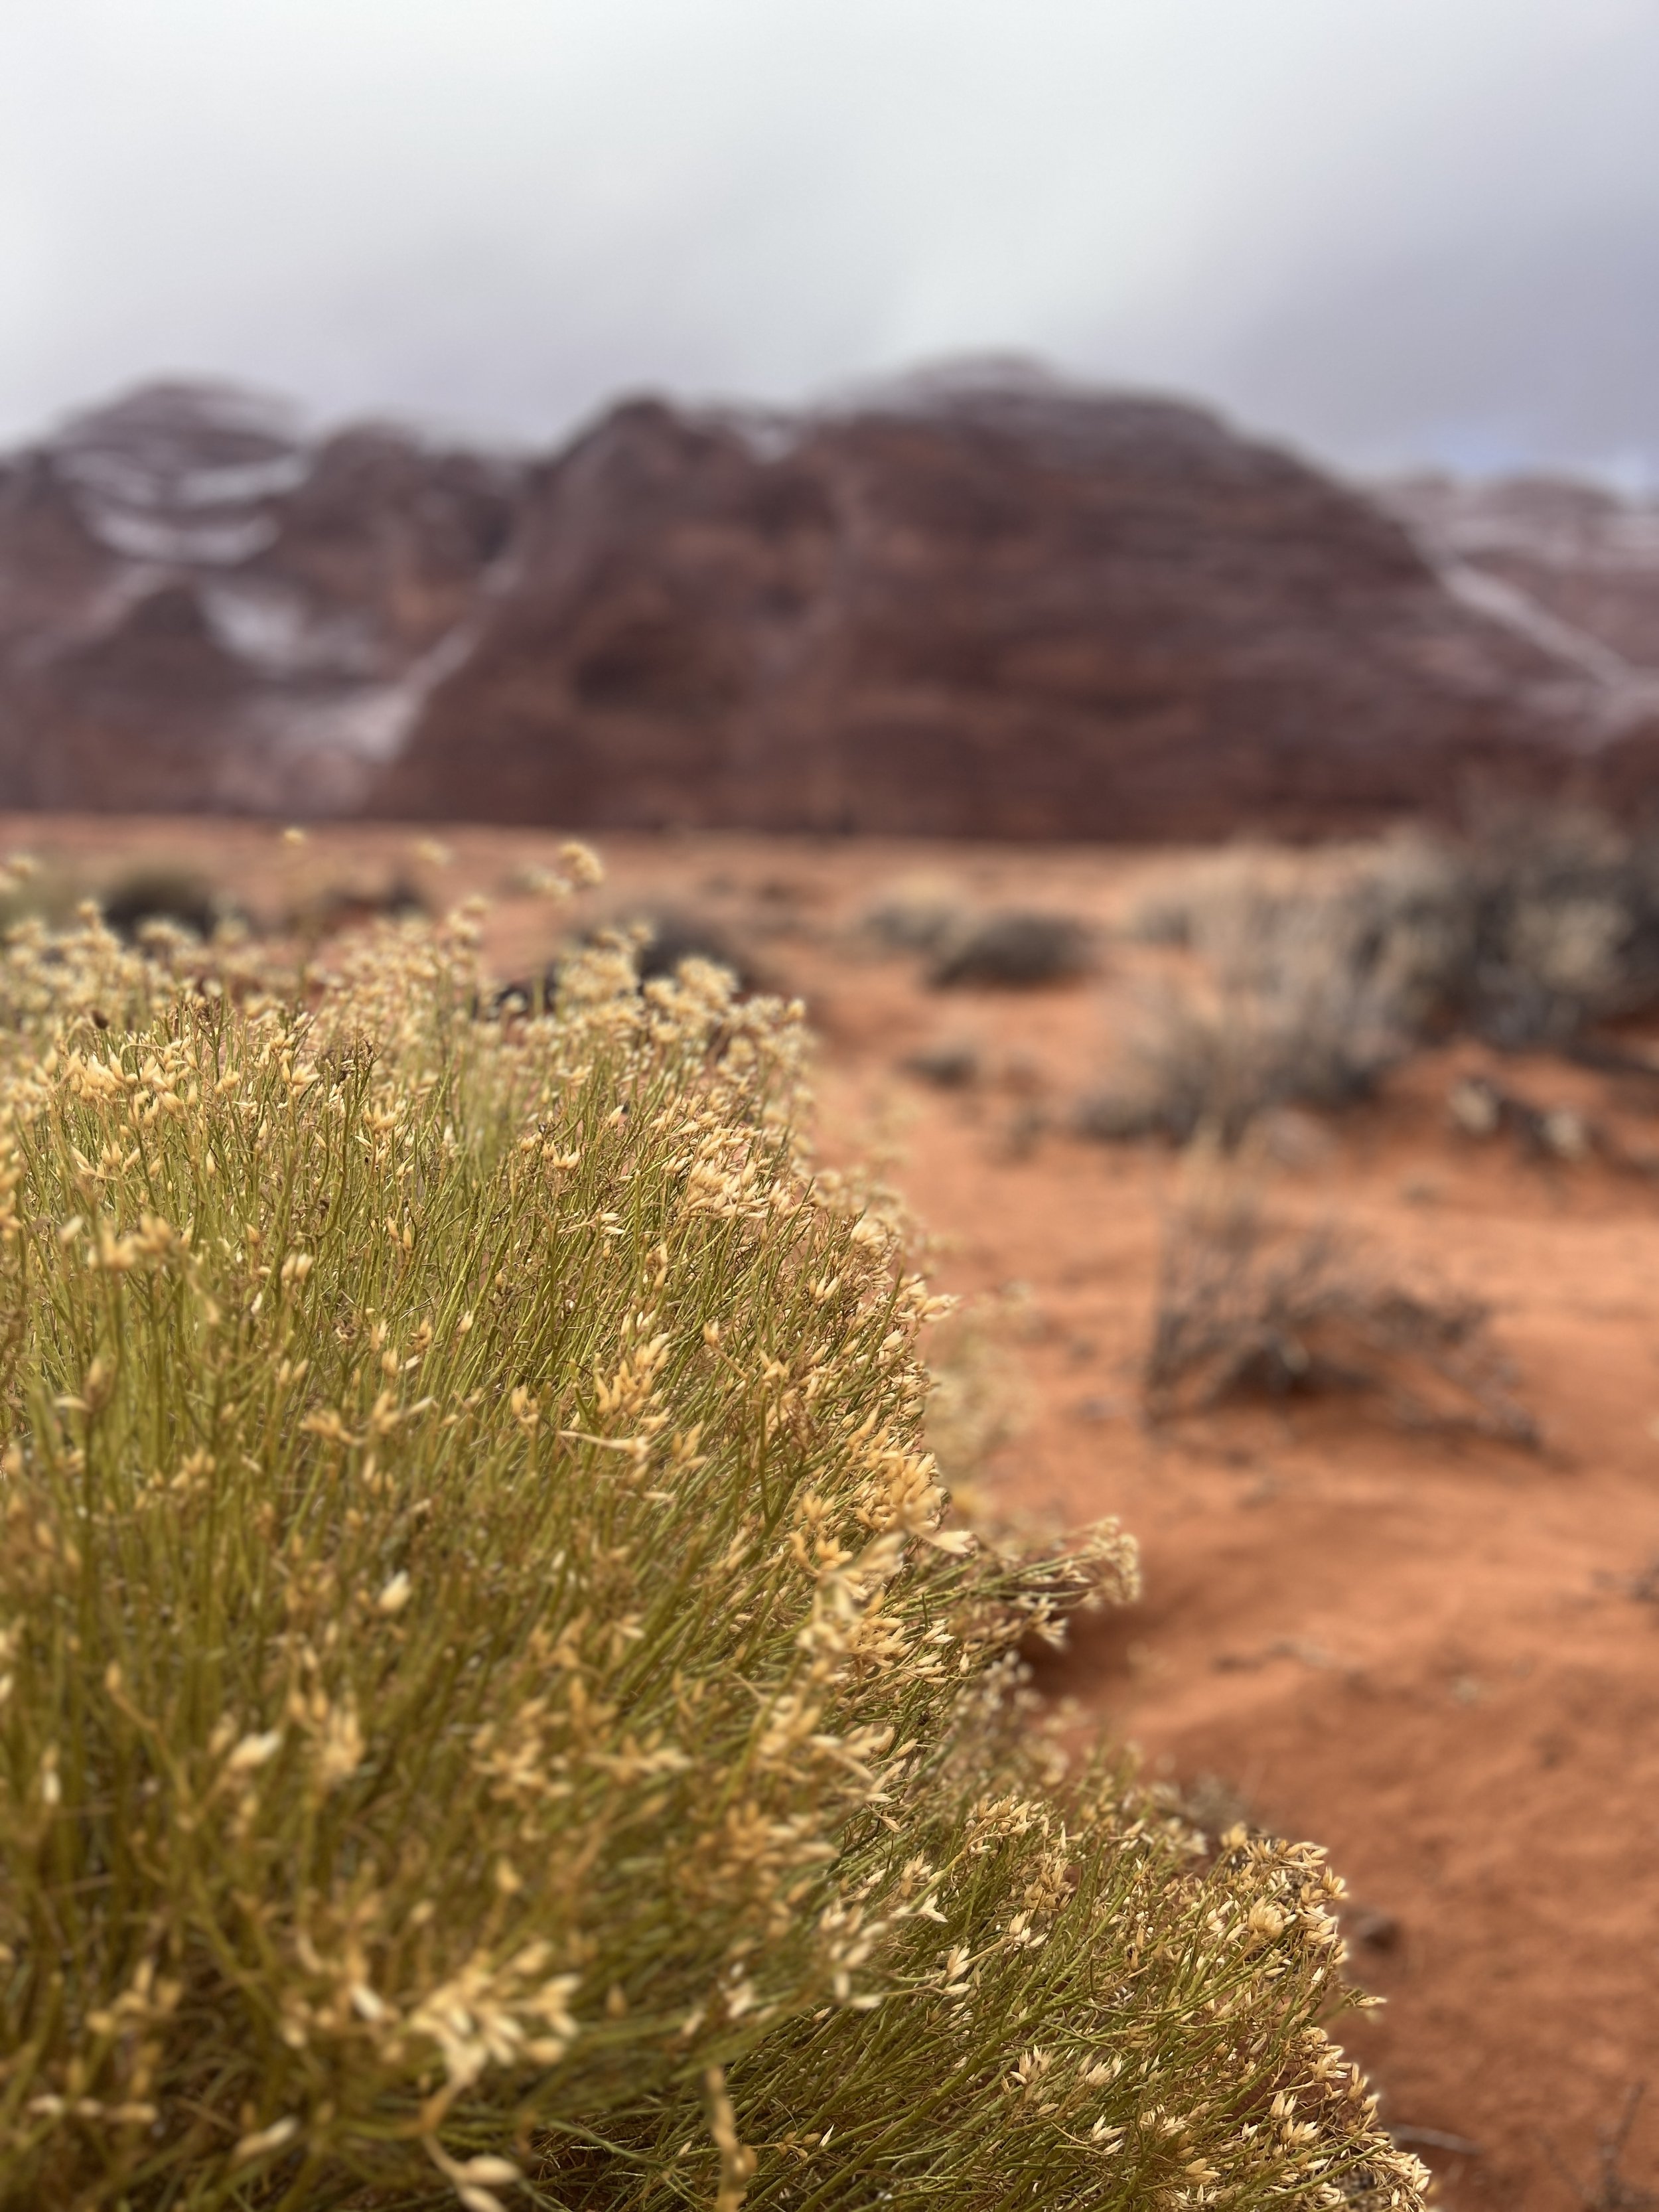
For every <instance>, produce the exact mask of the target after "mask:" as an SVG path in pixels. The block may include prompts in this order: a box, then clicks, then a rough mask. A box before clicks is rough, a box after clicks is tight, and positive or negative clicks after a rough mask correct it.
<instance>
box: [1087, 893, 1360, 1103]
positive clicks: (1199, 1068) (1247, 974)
mask: <svg viewBox="0 0 1659 2212" xmlns="http://www.w3.org/2000/svg"><path fill="white" fill-rule="evenodd" d="M1212 930H1213V933H1212V935H1211V937H1210V939H1209V946H1208V949H1209V951H1210V960H1209V963H1208V966H1207V968H1206V969H1205V970H1204V971H1202V972H1200V973H1199V974H1196V975H1181V976H1170V977H1165V978H1163V979H1161V980H1160V981H1157V982H1154V983H1152V984H1150V985H1149V986H1148V987H1146V990H1145V991H1144V992H1143V994H1142V997H1141V1000H1140V1004H1139V1009H1138V1012H1137V1018H1134V1019H1133V1020H1132V1022H1131V1023H1130V1024H1129V1025H1128V1026H1127V1030H1126V1032H1125V1035H1124V1036H1123V1038H1122V1040H1121V1046H1120V1049H1119V1053H1118V1056H1117V1060H1116V1064H1115V1066H1114V1067H1113V1069H1112V1070H1111V1071H1110V1073H1109V1076H1108V1079H1107V1080H1106V1081H1105V1083H1104V1084H1103V1085H1102V1086H1101V1087H1100V1089H1099V1090H1097V1091H1096V1092H1095V1093H1094V1094H1093V1095H1091V1097H1088V1098H1086V1099H1085V1101H1084V1102H1083V1103H1082V1105H1081V1106H1080V1108H1079V1113H1078V1123H1079V1128H1080V1129H1081V1131H1082V1132H1083V1133H1084V1134H1085V1135H1088V1136H1096V1137H1103V1138H1107V1139H1118V1138H1127V1137H1137V1136H1149V1135H1161V1136H1166V1137H1170V1138H1172V1139H1175V1140H1176V1141H1177V1142H1183V1143H1184V1142H1185V1141H1186V1140H1187V1139H1188V1138H1190V1137H1193V1136H1194V1135H1196V1134H1197V1133H1199V1132H1200V1130H1202V1131H1204V1132H1206V1133H1208V1134H1210V1135H1212V1136H1213V1137H1214V1138H1216V1139H1218V1141H1219V1142H1220V1143H1222V1144H1223V1145H1224V1146H1233V1145H1236V1144H1237V1142H1238V1140H1239V1139H1240V1138H1241V1137H1242V1136H1243V1134H1244V1133H1245V1131H1246V1130H1247V1129H1248V1128H1249V1127H1250V1125H1251V1123H1252V1122H1253V1121H1255V1120H1256V1118H1257V1117H1258V1116H1259V1115H1261V1114H1263V1113H1265V1112H1267V1110H1268V1109H1271V1108H1273V1107H1275V1106H1284V1105H1291V1104H1295V1105H1305V1106H1319V1107H1331V1106H1342V1105H1346V1104H1349V1103H1352V1102H1353V1101H1355V1100H1357V1099H1360V1098H1365V1097H1370V1095H1371V1094H1372V1093H1373V1092H1374V1091H1375V1090H1376V1086H1377V1084H1378V1083H1379V1082H1380V1080H1381V1079H1382V1078H1383V1075H1384V1074H1385V1073H1386V1072H1387V1071H1388V1069H1389V1068H1390V1067H1391V1066H1393V1065H1394V1064H1395V1061H1396V1060H1398V1058H1399V1056H1400V1054H1401V1051H1402V1050H1403V1048H1404V1039H1403V1036H1402V1034H1401V1030H1400V1028H1399V1026H1398V1024H1397V1019H1396V1012H1395V995H1394V993H1393V991H1392V989H1391V987H1389V985H1388V984H1387V983H1385V982H1384V981H1382V980H1381V979H1379V978H1377V977H1376V976H1375V975H1368V974H1367V973H1366V972H1365V971H1364V969H1362V968H1361V967H1360V966H1359V964H1358V963H1356V962H1355V961H1354V960H1353V959H1352V958H1351V957H1346V956H1345V954H1344V951H1343V949H1342V945H1341V942H1340V936H1338V934H1337V933H1335V932H1334V929H1333V927H1332V920H1331V917H1330V915H1328V913H1326V912H1325V911H1324V910H1322V908H1320V907H1319V906H1318V905H1316V904H1314V903H1308V904H1297V903H1291V902H1280V901H1279V900H1276V899H1269V898H1266V897H1263V898H1259V899H1251V898H1242V899H1240V900H1238V901H1237V902H1235V903H1233V904H1232V905H1231V907H1230V909H1229V911H1228V915H1227V918H1226V920H1225V925H1224V923H1223V922H1222V921H1221V920H1220V919H1219V918H1216V919H1215V920H1214V921H1213V925H1212Z"/></svg>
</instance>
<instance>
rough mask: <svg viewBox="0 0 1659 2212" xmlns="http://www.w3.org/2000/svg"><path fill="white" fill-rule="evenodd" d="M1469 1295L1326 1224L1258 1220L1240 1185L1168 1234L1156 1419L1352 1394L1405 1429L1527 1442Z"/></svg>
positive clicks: (1152, 1358) (1523, 1422)
mask: <svg viewBox="0 0 1659 2212" xmlns="http://www.w3.org/2000/svg"><path fill="white" fill-rule="evenodd" d="M1488 1321H1489V1314H1488V1310H1487V1309H1486V1307H1485V1306H1484V1305H1482V1304H1480V1303H1479V1302H1478V1301H1476V1300H1474V1299H1468V1298H1461V1297H1449V1296H1445V1295H1443V1294H1437V1293H1435V1292H1432V1291H1427V1290H1425V1289H1423V1288H1420V1287H1415V1286H1413V1285H1409V1284H1408V1283H1407V1282H1404V1281H1402V1280H1401V1279H1399V1278H1398V1277H1396V1276H1395V1274H1394V1273H1392V1272H1390V1271H1389V1269H1388V1268H1386V1267H1383V1266H1381V1265H1379V1263H1378V1262H1377V1261H1376V1260H1374V1259H1373V1258H1371V1257H1370V1255H1366V1254H1365V1253H1364V1252H1363V1251H1360V1250H1357V1249H1355V1248H1354V1246H1353V1244H1352V1241H1351V1240H1347V1239H1345V1238H1343V1237H1341V1236H1340V1235H1339V1234H1338V1232H1337V1231H1334V1229H1331V1228H1328V1227H1324V1228H1317V1229H1313V1230H1306V1229H1303V1230H1297V1229H1294V1228H1285V1227H1282V1226H1279V1225H1274V1224H1273V1223H1271V1222H1269V1221H1268V1220H1267V1219H1266V1218H1264V1216H1263V1214H1262V1212H1261V1208H1260V1206H1259V1205H1258V1203H1257V1201H1256V1199H1255V1194H1253V1193H1250V1192H1249V1191H1246V1192H1244V1193H1243V1194H1233V1195H1231V1196H1228V1197H1224V1198H1223V1199H1222V1200H1219V1201H1213V1200H1212V1201H1211V1202H1209V1203H1206V1204H1200V1205H1198V1206H1193V1207H1191V1208H1190V1209H1188V1211H1186V1212H1183V1213H1181V1214H1179V1215H1177V1216H1176V1218H1175V1219H1174V1220H1173V1221H1172V1222H1171V1224H1170V1229H1169V1231H1168V1233H1167V1235H1166V1237H1165V1240H1164V1255H1163V1261H1162V1265H1161V1267H1160V1271H1159V1277H1158V1303H1157V1307H1156V1310H1155V1313H1154V1318H1153V1324H1152V1342H1151V1344H1150V1346H1148V1349H1147V1353H1146V1366H1145V1370H1144V1382H1145V1389H1146V1404H1147V1410H1148V1411H1149V1412H1150V1413H1152V1415H1153V1417H1154V1418H1155V1419H1161V1418H1165V1417H1168V1416H1170V1415H1172V1414H1176V1413H1184V1412H1197V1411H1201V1410H1203V1409H1204V1408H1206V1407H1211V1406H1215V1405H1218V1404H1220V1403H1221V1402H1222V1401H1224V1400H1226V1399H1230V1398H1236V1397H1241V1396H1248V1395H1255V1396H1263V1397H1268V1398H1285V1397H1288V1396H1290V1395H1292V1394H1298V1395H1316V1394H1322V1393H1329V1392H1343V1391H1358V1392H1363V1393H1368V1394H1370V1395H1375V1396H1376V1397H1378V1398H1380V1399H1381V1400H1382V1401H1383V1402H1384V1403H1385V1404H1386V1405H1387V1406H1388V1407H1389V1410H1390V1411H1391V1412H1392V1413H1393V1414H1394V1415H1395V1418H1396V1419H1399V1420H1401V1422H1403V1423H1405V1424H1406V1425H1410V1426H1416V1427H1442V1428H1447V1427H1449V1428H1462V1429H1468V1430H1471V1431H1474V1432H1476V1433H1478V1434H1480V1435H1485V1436H1491V1437H1498V1438H1500V1439H1502V1440H1503V1441H1504V1442H1505V1443H1516V1444H1524V1445H1528V1446H1530V1445H1535V1444H1536V1443H1538V1441H1539V1438H1538V1431H1537V1426H1536V1424H1535V1423H1534V1420H1533V1419H1532V1417H1531V1415H1530V1414H1529V1413H1528V1412H1527V1410H1526V1408H1525V1407H1523V1406H1522V1405H1521V1404H1520V1403H1519V1401H1517V1400H1516V1397H1515V1396H1514V1395H1513V1393H1512V1389H1511V1387H1510V1371H1509V1368H1508V1365H1507V1364H1506V1362H1505V1361H1504V1359H1503V1358H1501V1356H1500V1355H1499V1353H1498V1351H1497V1349H1496V1347H1495V1346H1494V1345H1493V1344H1492V1340H1491V1337H1490V1334H1488V1327H1487V1324H1488Z"/></svg>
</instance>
